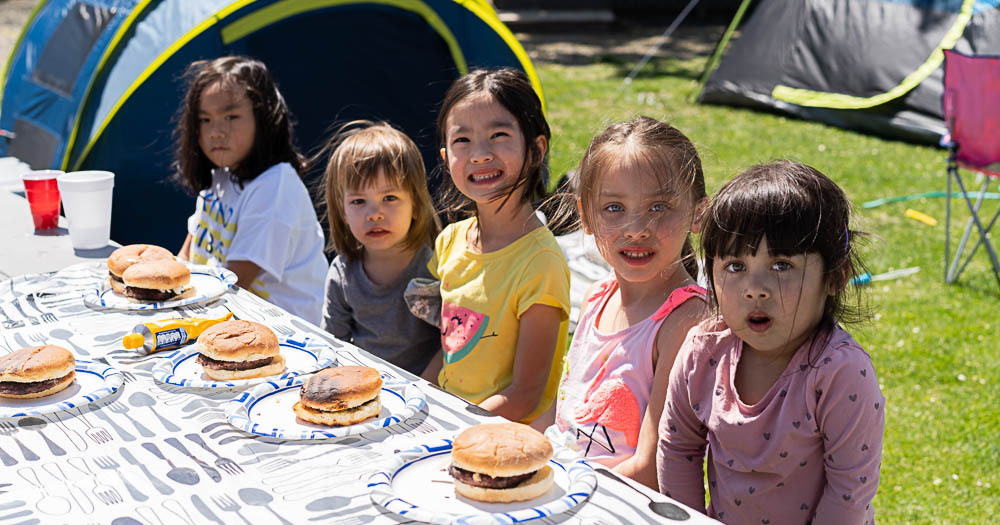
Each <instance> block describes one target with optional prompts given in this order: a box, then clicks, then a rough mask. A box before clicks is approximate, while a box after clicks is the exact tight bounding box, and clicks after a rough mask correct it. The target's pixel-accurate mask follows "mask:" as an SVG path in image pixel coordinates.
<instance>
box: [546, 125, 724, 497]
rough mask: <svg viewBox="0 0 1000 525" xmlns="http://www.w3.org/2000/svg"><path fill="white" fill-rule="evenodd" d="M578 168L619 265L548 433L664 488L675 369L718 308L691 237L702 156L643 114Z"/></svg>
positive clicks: (611, 131)
mask: <svg viewBox="0 0 1000 525" xmlns="http://www.w3.org/2000/svg"><path fill="white" fill-rule="evenodd" d="M578 176H579V179H578V181H577V194H576V197H577V202H576V204H577V207H578V209H579V211H580V218H581V222H582V224H583V228H584V231H585V232H586V233H587V234H592V235H594V239H595V241H596V242H597V247H598V249H599V250H600V252H601V255H602V256H603V257H604V259H605V260H606V261H607V262H608V264H609V265H610V266H611V268H612V273H611V275H610V276H609V277H608V278H607V279H605V280H604V281H601V282H598V283H596V284H595V285H594V286H593V287H592V288H591V289H590V290H589V291H588V292H587V295H586V300H585V304H583V305H582V307H581V313H580V320H579V323H578V325H577V327H578V328H577V332H576V334H575V335H574V338H573V343H572V345H571V346H570V349H569V352H568V354H567V356H566V360H565V369H564V373H563V378H562V382H561V386H560V389H559V393H558V396H557V398H556V410H555V414H554V418H555V424H554V425H552V426H550V427H549V428H548V429H547V430H546V433H547V435H548V436H549V437H550V438H551V439H553V440H554V441H555V442H556V443H559V444H563V445H565V446H566V447H567V448H568V449H569V450H570V451H572V453H575V454H577V455H581V456H583V457H585V458H587V459H589V460H593V461H595V462H598V463H601V464H604V465H606V466H608V467H613V468H614V469H615V470H616V471H617V472H618V473H620V474H624V475H626V476H629V477H631V478H633V479H635V480H637V481H640V482H642V483H644V484H646V485H647V486H649V487H652V488H656V483H657V480H656V468H655V467H656V443H657V434H656V432H657V424H658V422H659V418H660V413H661V412H662V410H663V400H664V398H665V396H666V391H667V379H668V377H669V375H670V368H671V366H672V364H673V361H674V357H675V356H676V355H677V350H678V348H680V345H681V343H682V342H683V340H684V337H685V335H686V334H687V332H688V330H689V329H690V328H691V327H693V326H694V325H696V324H697V323H698V322H700V321H701V320H702V319H704V318H705V317H706V316H707V315H708V309H707V305H706V303H705V300H704V299H705V297H706V295H707V292H706V291H705V290H704V289H703V288H701V287H699V286H697V285H696V284H695V277H696V276H697V272H698V266H697V263H696V261H695V260H694V252H693V250H692V248H691V243H690V240H689V238H688V237H689V234H690V233H691V232H694V233H697V232H698V231H699V228H700V223H701V218H702V214H703V212H704V210H705V207H706V206H707V204H708V198H707V197H706V194H705V181H704V177H703V175H702V170H701V161H700V159H699V158H698V153H697V152H696V151H695V149H694V146H693V145H692V144H691V141H690V140H688V138H687V137H685V136H684V134H683V133H681V132H680V131H679V130H677V129H676V128H674V127H673V126H670V125H669V124H666V123H663V122H660V121H657V120H654V119H651V118H648V117H640V118H638V119H636V120H633V121H630V122H625V123H620V124H615V125H612V126H611V127H609V128H608V129H607V130H605V131H604V132H603V133H602V134H600V135H598V136H597V137H595V138H594V140H593V141H592V142H591V144H590V147H589V149H588V150H587V153H586V155H585V156H584V158H583V160H582V161H581V162H580V168H579V170H578ZM691 298H695V300H693V301H689V300H688V299H691ZM552 417H553V416H552V415H550V418H549V421H551V420H552V419H551V418H552Z"/></svg>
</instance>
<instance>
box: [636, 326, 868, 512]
mask: <svg viewBox="0 0 1000 525" xmlns="http://www.w3.org/2000/svg"><path fill="white" fill-rule="evenodd" d="M827 336H828V337H827ZM816 337H817V338H818V339H816V340H817V341H818V342H817V343H816V344H813V343H812V341H807V342H806V343H805V344H804V345H803V346H802V347H801V348H799V350H798V351H797V352H796V354H795V356H793V357H792V360H791V362H789V364H788V366H787V368H786V369H785V372H784V373H783V374H782V376H781V377H780V378H779V379H778V380H777V381H776V382H775V383H774V385H772V387H771V389H770V390H769V391H768V392H767V394H765V396H764V397H763V398H762V399H761V400H760V401H759V402H757V403H756V404H754V405H746V404H744V403H743V402H742V401H740V399H739V396H738V395H737V392H736V388H735V386H734V378H735V375H736V367H737V364H738V363H739V360H740V355H741V352H742V349H743V343H742V341H741V340H740V339H739V338H738V337H736V336H735V335H733V334H732V332H731V331H730V330H729V329H728V328H727V327H726V325H725V322H724V321H722V319H721V318H718V319H711V320H708V321H705V322H703V323H702V324H700V325H699V326H697V327H695V328H693V329H692V330H691V332H689V333H688V337H687V339H686V340H685V342H684V345H683V346H682V347H681V350H680V352H679V353H678V355H677V361H675V363H674V368H673V370H672V371H671V374H670V386H669V390H668V393H667V400H666V406H665V407H664V411H663V417H662V418H661V420H660V428H659V436H660V441H659V446H658V450H657V458H656V459H657V461H656V463H657V470H658V476H659V484H660V491H661V492H663V493H664V494H667V495H669V496H670V497H672V498H674V499H677V500H679V501H681V502H682V503H684V504H686V505H688V506H690V507H692V508H695V509H704V508H705V507H704V501H705V492H704V484H703V475H704V472H703V470H702V465H703V458H704V457H705V452H706V448H707V451H708V462H707V468H708V476H707V477H708V482H709V494H710V496H711V502H710V504H709V506H708V509H706V510H707V514H708V515H709V516H712V517H714V518H717V519H719V520H721V521H723V522H725V523H733V524H753V525H758V524H765V525H766V524H769V523H773V524H779V523H782V524H784V523H801V524H804V523H812V524H813V525H819V524H821V523H831V524H833V523H835V524H855V523H856V524H859V525H860V524H873V523H874V522H875V510H874V509H873V508H872V506H871V502H872V498H874V497H875V491H876V489H877V487H878V480H879V467H880V465H881V460H882V435H883V429H884V426H885V398H884V397H883V396H882V392H881V390H880V389H879V385H878V380H877V379H876V377H875V370H874V367H873V365H872V360H871V357H869V355H868V353H867V352H865V350H864V349H863V348H862V347H861V346H860V345H858V343H857V342H855V341H854V339H853V338H851V336H850V334H848V333H847V332H846V331H844V330H843V329H841V328H840V327H839V326H835V327H834V328H833V329H832V331H823V332H821V333H820V334H818V335H817V336H816ZM824 338H826V340H825V344H823V343H824V341H823V339H824Z"/></svg>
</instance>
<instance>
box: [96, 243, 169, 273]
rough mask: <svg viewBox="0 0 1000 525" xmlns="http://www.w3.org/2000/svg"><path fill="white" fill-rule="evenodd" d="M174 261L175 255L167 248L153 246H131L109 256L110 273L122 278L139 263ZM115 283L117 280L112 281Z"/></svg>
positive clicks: (123, 247) (119, 249)
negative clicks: (163, 260) (126, 271)
mask: <svg viewBox="0 0 1000 525" xmlns="http://www.w3.org/2000/svg"><path fill="white" fill-rule="evenodd" d="M159 259H169V260H173V259H174V254H172V253H170V251H169V250H167V249H166V248H161V247H159V246H156V245H153V244H129V245H128V246H122V247H121V248H118V249H117V250H115V251H113V252H111V255H109V256H108V271H109V272H110V273H111V275H117V276H118V277H121V276H122V274H124V273H125V270H127V269H128V268H129V266H132V265H133V264H135V263H137V262H142V261H155V260H159ZM111 280H112V281H115V279H111Z"/></svg>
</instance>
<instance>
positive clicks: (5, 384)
mask: <svg viewBox="0 0 1000 525" xmlns="http://www.w3.org/2000/svg"><path fill="white" fill-rule="evenodd" d="M66 375H69V374H66ZM63 379H66V376H62V377H57V378H55V379H46V380H45V381H31V382H28V383H20V382H17V381H0V394H14V395H18V396H23V395H25V394H35V393H38V392H41V391H43V390H48V389H50V388H52V387H54V386H55V385H56V383H58V382H60V381H62V380H63Z"/></svg>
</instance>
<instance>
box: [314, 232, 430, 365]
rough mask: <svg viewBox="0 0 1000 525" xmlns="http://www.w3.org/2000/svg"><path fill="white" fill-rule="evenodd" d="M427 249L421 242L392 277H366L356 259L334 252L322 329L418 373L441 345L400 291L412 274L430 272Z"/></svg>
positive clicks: (422, 275)
mask: <svg viewBox="0 0 1000 525" xmlns="http://www.w3.org/2000/svg"><path fill="white" fill-rule="evenodd" d="M432 254H433V252H431V249H430V248H429V247H427V246H425V247H423V248H421V249H420V250H419V251H418V252H417V253H416V255H414V256H413V260H412V261H410V264H409V266H407V267H406V269H405V270H404V271H403V272H402V273H401V274H400V275H399V277H398V278H396V280H395V281H394V282H392V283H390V284H387V285H385V286H380V285H377V284H375V283H373V282H372V281H371V279H369V278H368V275H367V274H366V273H365V270H364V267H363V265H362V263H361V261H360V260H357V261H347V260H345V259H344V258H343V257H341V256H339V255H338V256H337V257H336V258H335V259H334V260H333V263H332V264H330V271H329V272H327V274H326V292H325V298H324V301H323V302H324V305H325V307H324V311H323V325H322V326H323V329H325V330H326V331H328V332H330V333H331V334H333V335H334V336H335V337H337V338H338V339H342V340H344V341H349V342H351V343H353V344H354V345H355V346H357V347H359V348H361V349H363V350H366V351H368V352H371V353H372V354H375V355H376V356H378V357H381V358H382V359H385V360H386V361H389V362H390V363H392V364H394V365H396V366H399V367H401V368H403V369H405V370H407V371H409V372H411V373H414V374H418V375H419V374H420V373H421V372H422V371H423V370H424V368H425V367H426V366H427V363H429V362H430V360H431V358H432V357H433V356H434V354H435V353H436V352H437V350H438V348H440V347H441V333H440V332H439V331H438V329H437V328H435V327H433V326H431V325H429V324H427V323H425V322H424V321H422V320H420V319H418V318H416V317H414V316H413V315H412V314H411V313H410V310H409V309H408V308H407V306H406V302H405V301H404V300H403V291H404V290H405V289H406V285H407V283H409V282H410V279H413V278H414V277H426V278H431V274H430V272H429V271H428V270H427V261H428V260H430V258H431V255H432Z"/></svg>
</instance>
